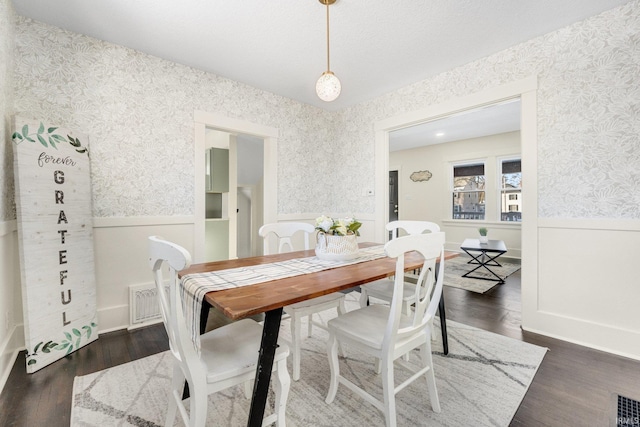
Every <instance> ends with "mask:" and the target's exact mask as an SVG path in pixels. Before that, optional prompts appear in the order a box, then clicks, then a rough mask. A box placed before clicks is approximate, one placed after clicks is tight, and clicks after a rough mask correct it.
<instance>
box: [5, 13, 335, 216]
mask: <svg viewBox="0 0 640 427" xmlns="http://www.w3.org/2000/svg"><path fill="white" fill-rule="evenodd" d="M16 31H17V32H16V47H15V48H16V56H15V60H16V76H15V88H16V91H15V99H16V101H15V108H16V111H17V112H18V113H19V114H21V115H24V116H27V117H33V118H39V117H42V118H46V120H49V121H50V122H52V123H60V124H64V125H65V126H67V127H69V128H72V129H76V130H78V131H79V132H83V133H86V134H88V135H89V137H90V152H91V171H92V172H91V173H92V185H93V211H94V214H95V216H96V217H113V216H116V217H119V216H147V215H190V214H193V213H194V212H193V209H194V203H195V202H194V184H193V182H194V176H193V171H194V165H193V149H194V148H193V147H194V131H193V129H194V122H193V113H194V111H195V110H203V111H208V112H216V113H221V114H224V115H226V116H229V117H234V118H240V119H244V120H248V121H252V122H256V123H259V124H262V125H266V126H272V127H275V128H278V129H279V130H280V139H279V141H278V143H279V145H278V181H279V189H278V202H279V205H278V211H279V212H282V213H296V212H300V209H306V210H311V211H318V210H322V209H323V207H324V206H326V205H329V204H330V202H329V200H330V197H331V194H330V193H323V194H320V195H317V194H316V197H313V198H310V197H309V196H308V194H309V193H311V192H312V190H313V189H314V188H315V187H316V179H317V176H319V175H320V176H322V175H324V174H327V175H328V176H330V175H331V172H332V171H331V168H332V167H338V166H337V165H334V164H331V163H328V162H327V160H326V159H325V158H324V156H323V153H321V152H318V151H317V150H315V151H314V150H310V149H309V148H310V147H314V146H317V144H319V143H320V144H325V143H326V142H327V141H326V139H327V138H329V137H330V136H331V134H330V133H329V132H328V131H327V129H328V128H329V127H330V126H329V124H330V123H331V121H330V120H329V118H330V115H329V114H328V113H324V112H322V111H321V110H318V109H316V108H314V107H310V106H306V105H302V104H300V103H297V102H294V101H292V100H289V99H286V98H283V97H280V96H276V95H273V94H271V93H267V92H263V91H260V90H257V89H255V88H252V87H249V86H246V85H243V84H241V83H237V82H234V81H231V80H228V79H224V78H221V77H218V76H216V75H213V74H210V73H205V72H202V71H198V70H195V69H193V68H189V67H186V66H183V65H179V64H175V63H172V62H169V61H165V60H161V59H159V58H156V57H153V56H149V55H146V54H143V53H140V52H137V51H134V50H131V49H127V48H124V47H121V46H116V45H113V44H109V43H105V42H103V41H99V40H96V39H92V38H90V37H86V36H83V35H80V34H76V33H72V32H68V31H64V30H61V29H59V28H56V27H52V26H49V25H45V24H42V23H39V22H35V21H33V20H30V19H26V18H23V17H18V19H17V28H16Z"/></svg>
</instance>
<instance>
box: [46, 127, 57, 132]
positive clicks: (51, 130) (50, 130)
mask: <svg viewBox="0 0 640 427" xmlns="http://www.w3.org/2000/svg"><path fill="white" fill-rule="evenodd" d="M56 129H58V128H57V127H55V128H49V129H47V133H51V132H53V131H54V130H56Z"/></svg>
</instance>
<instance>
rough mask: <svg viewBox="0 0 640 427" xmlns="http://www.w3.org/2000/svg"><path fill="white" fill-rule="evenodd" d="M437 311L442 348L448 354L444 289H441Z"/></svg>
mask: <svg viewBox="0 0 640 427" xmlns="http://www.w3.org/2000/svg"><path fill="white" fill-rule="evenodd" d="M438 312H439V313H440V329H441V330H442V349H443V352H444V354H449V339H448V338H447V316H446V315H445V312H444V289H443V291H442V295H440V302H439V303H438Z"/></svg>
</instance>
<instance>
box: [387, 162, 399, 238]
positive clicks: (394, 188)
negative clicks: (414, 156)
mask: <svg viewBox="0 0 640 427" xmlns="http://www.w3.org/2000/svg"><path fill="white" fill-rule="evenodd" d="M398 211H399V208H398V171H397V170H395V171H389V222H391V221H397V220H398ZM389 240H391V232H389Z"/></svg>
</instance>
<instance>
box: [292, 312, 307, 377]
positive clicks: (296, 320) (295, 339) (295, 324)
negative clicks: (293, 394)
mask: <svg viewBox="0 0 640 427" xmlns="http://www.w3.org/2000/svg"><path fill="white" fill-rule="evenodd" d="M309 321H311V318H309ZM301 329H302V319H301V318H300V315H299V314H298V313H293V315H292V316H291V344H292V346H293V380H294V381H298V380H299V379H300V339H301V336H300V335H301V334H302V332H301Z"/></svg>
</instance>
